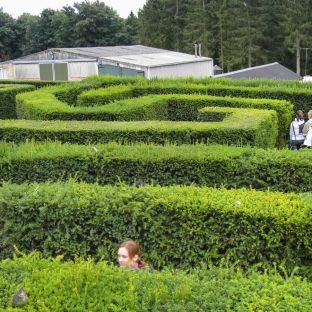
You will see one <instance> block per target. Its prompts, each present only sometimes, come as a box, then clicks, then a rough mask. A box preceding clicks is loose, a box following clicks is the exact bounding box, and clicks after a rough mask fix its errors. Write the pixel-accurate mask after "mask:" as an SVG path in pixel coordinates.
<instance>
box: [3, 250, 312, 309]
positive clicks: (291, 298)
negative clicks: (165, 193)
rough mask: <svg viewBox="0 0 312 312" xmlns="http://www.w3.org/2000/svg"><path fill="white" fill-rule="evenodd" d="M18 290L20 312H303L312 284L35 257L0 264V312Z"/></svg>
mask: <svg viewBox="0 0 312 312" xmlns="http://www.w3.org/2000/svg"><path fill="white" fill-rule="evenodd" d="M19 276H21V277H22V278H21V279H19ZM21 286H23V287H24V288H25V291H26V292H27V294H28V295H29V300H28V302H27V303H26V304H25V306H24V307H22V308H21V309H23V310H24V311H56V312H57V311H64V310H66V311H71V312H72V311H139V312H141V311H182V312H183V311H184V312H186V311H190V312H194V311H294V312H298V311H307V312H308V311H310V308H311V305H312V302H311V296H310V293H311V291H312V286H311V283H309V282H307V281H305V280H301V279H300V278H298V277H289V278H286V279H283V278H282V277H281V276H279V275H277V274H264V275H260V274H258V273H255V272H251V273H250V274H248V275H245V274H243V273H242V272H241V271H239V270H235V269H233V268H225V269H222V268H220V269H219V268H211V269H210V270H202V271H193V272H192V273H191V274H185V273H183V272H180V271H178V272H176V273H174V274H173V273H171V272H168V271H163V272H154V273H153V274H151V273H148V272H144V271H137V272H131V271H129V270H121V269H118V268H114V267H112V266H110V265H107V264H106V263H105V262H98V263H94V262H93V261H92V260H88V261H82V260H79V259H78V260H77V261H75V262H67V263H62V262H61V260H60V258H56V259H48V260H45V259H42V258H40V257H39V256H38V254H32V255H30V256H25V257H23V258H17V259H14V260H10V261H3V262H0V308H1V309H5V311H15V309H14V310H13V308H11V301H12V297H13V295H14V292H15V291H16V290H17V289H18V288H19V287H21Z"/></svg>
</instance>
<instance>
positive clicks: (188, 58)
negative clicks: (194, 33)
mask: <svg viewBox="0 0 312 312" xmlns="http://www.w3.org/2000/svg"><path fill="white" fill-rule="evenodd" d="M51 52H56V54H57V57H56V60H62V59H63V58H64V59H71V58H72V59H80V58H92V59H97V60H102V61H104V63H105V60H106V61H107V62H112V63H120V64H124V65H133V66H142V67H159V66H168V65H174V64H185V63H193V62H194V63H195V62H206V61H208V60H212V59H211V58H207V57H195V56H194V55H192V54H186V53H180V52H173V51H169V50H164V49H158V48H152V47H147V46H143V45H130V46H110V47H86V48H85V47H80V48H51V49H48V50H45V51H41V52H37V53H34V54H30V55H26V56H23V57H20V58H17V59H15V60H14V61H15V62H17V61H19V62H25V61H34V62H37V61H45V60H50V59H51V58H50V54H51ZM60 55H61V57H60Z"/></svg>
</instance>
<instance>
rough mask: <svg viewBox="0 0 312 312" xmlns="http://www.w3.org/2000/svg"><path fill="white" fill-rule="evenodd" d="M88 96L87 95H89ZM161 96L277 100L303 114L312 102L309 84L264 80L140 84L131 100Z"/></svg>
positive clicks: (187, 80) (203, 80)
mask: <svg viewBox="0 0 312 312" xmlns="http://www.w3.org/2000/svg"><path fill="white" fill-rule="evenodd" d="M90 92H91V93H90V94H88V95H91V94H92V91H90ZM104 92H105V91H104ZM162 93H176V94H179V93H180V94H181V93H183V94H194V93H197V94H198V93H199V94H206V95H214V96H231V97H245V98H266V99H279V100H286V101H290V102H292V103H293V104H294V111H296V110H298V109H301V110H303V111H304V112H308V111H309V110H310V109H311V104H310V103H311V102H312V88H311V87H310V86H309V84H302V83H300V82H287V81H272V80H271V81H270V80H264V79H262V80H261V79H260V80H238V81H234V80H231V79H212V78H207V79H206V78H205V79H155V80H152V81H147V82H145V84H144V83H141V85H140V86H139V87H135V88H134V91H133V94H134V96H140V95H147V94H162ZM82 96H83V95H82Z"/></svg>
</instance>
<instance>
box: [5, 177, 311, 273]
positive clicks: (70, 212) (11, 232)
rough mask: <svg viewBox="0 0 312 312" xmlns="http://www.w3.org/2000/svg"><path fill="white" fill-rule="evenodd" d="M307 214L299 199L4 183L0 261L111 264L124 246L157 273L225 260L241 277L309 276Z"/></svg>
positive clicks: (246, 193) (306, 206) (235, 192)
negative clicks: (265, 273)
mask: <svg viewBox="0 0 312 312" xmlns="http://www.w3.org/2000/svg"><path fill="white" fill-rule="evenodd" d="M311 209H312V206H311V201H310V202H308V201H306V200H305V198H304V196H302V195H296V194H293V193H290V194H283V193H273V192H269V191H266V192H259V191H255V190H246V189H236V190H226V189H215V188H198V187H194V186H189V187H186V186H171V187H160V186H158V187H155V186H145V187H130V186H125V185H119V186H105V187H101V186H98V185H90V184H77V183H74V182H72V181H71V182H67V183H57V184H52V183H46V184H30V185H27V184H22V185H15V184H10V183H5V184H4V185H3V186H2V187H0V216H1V218H0V220H1V221H0V224H1V228H0V229H1V230H0V241H1V257H2V258H6V257H9V256H11V255H12V253H13V252H14V250H13V245H15V246H17V248H18V249H19V250H21V251H22V252H28V251H34V250H38V251H41V252H42V253H43V255H44V256H45V257H46V256H56V255H59V254H62V255H64V256H65V258H66V259H73V258H74V257H76V256H82V257H87V256H88V255H91V256H94V257H96V258H100V257H104V258H105V259H106V260H109V261H113V262H114V261H116V248H117V245H118V243H120V242H121V241H123V240H125V239H127V238H132V239H135V240H137V241H138V242H139V243H140V244H141V245H142V248H143V250H144V251H145V254H144V258H145V259H146V260H147V262H149V263H152V264H153V265H154V266H155V267H156V268H162V267H165V266H172V267H179V268H192V267H198V266H199V265H200V263H201V262H204V263H213V264H219V263H221V262H222V261H224V259H227V262H228V263H236V264H238V263H239V264H240V265H241V266H242V267H244V268H246V267H249V266H254V265H257V266H258V267H261V268H272V267H274V263H275V264H277V265H280V264H283V265H284V266H285V267H286V268H287V270H289V271H292V270H293V269H294V267H299V268H300V274H301V273H302V274H307V275H309V274H311V273H312V271H311V264H312V241H311V234H312V214H311ZM309 276H310V275H309ZM311 277H312V276H311Z"/></svg>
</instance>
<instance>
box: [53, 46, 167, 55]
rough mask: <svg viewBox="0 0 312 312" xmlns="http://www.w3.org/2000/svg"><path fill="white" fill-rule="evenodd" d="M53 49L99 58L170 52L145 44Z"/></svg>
mask: <svg viewBox="0 0 312 312" xmlns="http://www.w3.org/2000/svg"><path fill="white" fill-rule="evenodd" d="M52 50H60V51H64V52H69V53H74V54H80V55H83V56H90V57H97V58H103V57H111V56H125V55H140V54H153V53H165V52H168V50H163V49H157V48H152V47H146V46H143V45H130V46H112V47H90V48H59V49H52Z"/></svg>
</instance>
